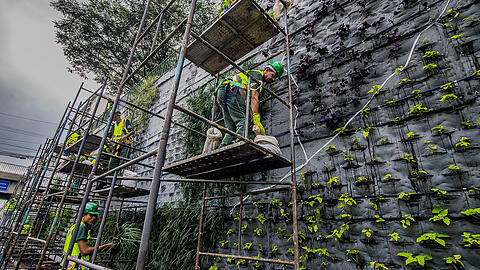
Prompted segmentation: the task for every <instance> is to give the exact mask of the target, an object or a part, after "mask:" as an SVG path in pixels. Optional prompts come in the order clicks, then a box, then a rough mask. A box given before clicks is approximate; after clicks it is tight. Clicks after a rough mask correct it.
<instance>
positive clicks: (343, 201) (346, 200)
mask: <svg viewBox="0 0 480 270" xmlns="http://www.w3.org/2000/svg"><path fill="white" fill-rule="evenodd" d="M338 200H339V201H340V203H339V204H338V206H337V207H338V208H344V207H345V205H348V206H354V205H357V202H356V201H355V200H354V199H353V198H352V197H350V194H348V193H343V194H342V195H341V196H340V198H339V199H338Z"/></svg>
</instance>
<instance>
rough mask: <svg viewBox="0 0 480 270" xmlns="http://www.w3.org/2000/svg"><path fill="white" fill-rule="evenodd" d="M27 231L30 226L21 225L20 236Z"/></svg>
mask: <svg viewBox="0 0 480 270" xmlns="http://www.w3.org/2000/svg"><path fill="white" fill-rule="evenodd" d="M29 229H30V224H25V225H23V228H22V231H20V234H28V230H29Z"/></svg>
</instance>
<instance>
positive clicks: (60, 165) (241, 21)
mask: <svg viewBox="0 0 480 270" xmlns="http://www.w3.org/2000/svg"><path fill="white" fill-rule="evenodd" d="M174 2H175V0H172V1H170V2H169V3H168V4H167V5H166V6H165V7H161V6H160V5H159V4H158V3H156V2H155V1H153V0H147V1H146V4H145V10H144V13H143V16H142V19H141V22H140V24H139V27H138V31H137V34H136V37H135V40H134V42H133V45H132V48H131V51H130V55H129V58H128V62H127V64H126V66H125V70H124V73H123V77H122V80H121V83H120V85H119V86H118V89H117V90H116V96H115V98H110V97H107V96H105V90H106V89H105V88H106V84H107V82H105V83H104V84H103V85H102V86H101V87H100V88H99V89H98V90H96V91H91V90H88V89H86V88H84V87H83V84H82V85H81V86H80V88H79V89H78V91H77V94H76V96H75V98H74V99H73V101H72V102H70V103H69V104H68V106H67V108H66V110H65V112H64V114H63V117H62V119H61V121H60V124H59V126H58V127H57V131H56V133H55V135H54V136H53V138H52V139H47V141H46V142H45V144H44V145H43V147H42V148H41V149H40V148H39V151H38V153H37V156H36V157H35V160H34V162H33V166H32V167H31V171H29V173H28V178H27V180H28V182H27V184H25V185H24V188H23V190H22V191H21V192H20V201H21V202H22V203H20V204H18V205H21V206H20V207H17V208H19V209H16V210H17V211H16V219H15V221H14V222H11V224H10V227H9V229H8V231H6V232H5V233H4V234H2V239H5V241H3V244H2V247H1V249H2V250H1V252H2V253H1V258H0V259H1V262H0V266H2V267H3V268H2V269H4V268H5V267H6V265H7V264H9V263H12V262H13V263H14V265H15V269H19V268H20V267H22V269H25V268H27V269H30V268H31V269H33V268H35V269H58V267H59V266H61V269H66V267H67V265H68V262H69V261H73V262H76V263H77V264H79V265H83V266H85V267H88V268H90V269H108V268H106V267H104V266H101V265H100V264H101V263H108V262H109V261H98V260H96V257H97V253H98V249H99V246H100V242H101V239H102V233H103V230H104V226H105V222H106V217H107V215H108V213H109V211H110V206H111V203H112V201H117V202H120V209H118V211H119V213H120V212H121V211H122V207H123V204H124V203H126V202H128V203H132V204H140V205H142V204H143V206H144V207H145V206H146V211H145V217H144V223H143V229H142V238H141V242H140V247H139V252H138V257H137V258H136V260H135V261H136V269H144V268H145V263H146V261H147V251H148V243H149V241H150V235H151V231H152V224H153V215H154V211H155V208H156V206H157V199H158V193H159V188H160V183H161V182H175V183H183V182H190V183H202V184H203V189H202V200H201V212H200V222H199V226H198V239H197V249H196V259H195V269H200V258H201V257H202V256H215V257H225V258H234V259H245V260H251V261H258V262H267V263H273V264H285V265H291V266H293V267H294V269H299V244H298V217H297V182H296V179H295V147H294V129H293V126H294V122H293V121H294V118H293V103H292V81H291V80H292V78H291V74H290V72H291V71H290V45H289V29H288V23H287V22H288V20H287V8H286V6H287V3H284V1H281V2H282V3H283V4H284V24H285V25H284V27H281V26H280V25H279V24H278V23H277V22H276V21H274V20H273V19H272V18H271V17H270V16H269V15H268V14H266V12H265V10H263V9H262V8H261V7H260V6H259V5H258V4H257V3H256V2H255V1H254V0H238V1H236V2H235V3H234V4H233V6H232V7H231V8H230V9H229V10H228V11H227V12H226V13H225V14H222V16H221V17H219V18H218V19H217V20H216V21H215V23H213V24H212V25H211V26H210V27H209V28H208V29H207V30H206V31H204V32H203V33H202V34H197V33H195V31H193V30H192V25H193V18H194V14H195V8H196V6H197V0H192V1H191V5H190V9H189V13H188V16H187V18H184V19H179V18H176V17H175V16H174V15H173V14H172V13H171V12H170V11H169V8H170V7H171V6H172V5H173V4H174ZM151 4H155V5H156V6H157V7H159V8H161V12H160V13H159V14H158V15H157V16H156V17H155V19H154V20H153V21H152V22H151V24H150V25H149V26H147V27H145V24H146V23H145V22H146V18H147V14H148V12H149V9H150V5H151ZM164 14H168V15H170V16H171V17H174V18H175V19H176V20H177V21H178V25H177V26H176V27H175V29H174V30H173V31H172V32H171V33H169V34H168V35H167V36H166V37H165V38H164V39H163V40H162V41H160V42H159V43H158V44H156V41H155V39H156V38H155V39H154V41H153V42H152V47H151V51H150V54H149V55H148V56H147V57H146V58H145V59H144V60H143V61H142V62H141V63H140V64H138V65H137V66H136V67H134V63H133V58H134V56H135V52H136V49H137V45H138V44H139V42H140V41H141V40H142V39H143V38H144V37H145V36H146V35H147V32H149V31H151V30H152V29H154V28H155V27H154V25H155V24H160V22H161V20H162V18H163V16H164ZM182 29H184V34H183V40H182V44H181V50H180V52H179V55H178V62H177V65H176V72H175V77H174V83H173V87H172V89H171V91H170V96H169V101H168V105H167V108H166V110H165V116H162V115H160V114H158V113H155V112H152V111H150V110H149V108H141V107H139V106H137V105H135V104H134V103H132V102H130V101H128V100H127V99H125V98H124V89H125V88H126V87H127V86H128V84H129V83H130V82H131V81H132V79H133V78H134V76H138V75H139V71H140V70H142V68H144V67H145V65H146V63H147V62H148V61H150V60H151V59H152V58H153V57H154V56H155V55H156V54H158V53H159V52H160V51H161V50H162V49H163V48H165V47H166V46H168V42H169V41H170V40H171V39H172V38H173V37H174V36H175V35H177V34H178V33H180V30H182ZM156 31H157V32H155V37H157V33H158V27H157V30H156ZM278 33H281V34H282V35H283V37H284V39H285V52H286V70H287V80H288V90H287V91H282V93H287V94H288V99H287V100H285V99H284V98H282V97H281V96H280V94H277V92H274V91H272V90H271V89H269V88H268V87H267V86H265V85H263V86H262V87H263V89H264V90H266V91H267V92H268V93H269V94H270V96H271V98H275V99H276V100H278V101H279V102H280V103H281V104H283V105H284V106H285V107H287V109H288V111H289V118H290V119H289V131H290V141H289V146H290V154H291V157H290V159H287V158H285V157H283V156H281V155H279V154H276V153H274V152H272V151H271V150H268V149H266V148H264V147H262V146H260V145H258V144H256V143H254V142H253V141H252V140H251V139H249V131H248V128H246V129H245V134H236V133H235V132H233V131H230V130H228V129H227V128H225V127H223V126H221V125H219V124H218V123H217V122H216V121H215V119H214V113H213V110H214V108H215V104H214V107H213V108H212V119H207V118H205V117H203V116H201V115H199V114H197V113H195V112H193V111H191V110H189V109H187V108H184V107H182V106H180V105H179V104H177V103H176V98H177V91H178V89H179V85H180V79H181V75H182V70H183V67H184V61H185V58H187V59H189V60H190V61H191V62H192V63H193V64H195V65H197V66H199V67H201V68H202V69H204V70H206V71H207V72H208V73H210V74H211V75H212V76H216V78H217V84H218V78H219V72H220V71H222V70H223V69H224V68H226V67H227V66H232V67H233V68H236V69H237V70H238V71H240V72H242V73H244V74H246V75H247V76H248V80H249V83H248V87H250V81H252V82H256V83H261V82H260V81H258V80H257V79H256V78H254V77H252V76H251V75H250V74H248V73H247V72H246V71H245V70H244V69H242V68H241V67H240V66H239V65H238V64H237V63H236V62H235V61H237V60H239V59H240V58H242V57H243V56H245V55H246V54H248V53H249V52H251V51H252V50H254V49H255V48H257V47H258V46H259V45H261V44H263V43H264V42H265V41H267V40H269V39H271V38H272V37H274V36H275V35H277V34H278ZM190 37H193V38H194V41H193V42H189V39H190ZM81 92H87V93H89V94H90V96H89V97H88V98H87V99H86V100H85V101H83V102H79V104H78V105H77V101H78V99H79V95H80V93H81ZM250 92H251V91H250V89H247V91H246V93H247V97H246V115H245V118H246V123H248V122H249V117H250V116H249V111H250V110H249V106H250V99H251V97H250ZM102 100H106V101H107V102H108V103H110V105H109V106H107V108H106V113H104V115H108V119H103V118H102V117H99V116H97V115H98V113H97V111H98V108H99V104H100V102H101V101H102ZM92 104H94V107H93V109H92V107H91V105H92ZM122 105H123V106H124V107H126V108H129V109H132V110H140V111H143V112H146V113H148V114H149V115H150V116H152V117H158V118H160V119H162V120H164V122H163V127H162V130H161V132H160V140H159V144H158V148H157V149H156V150H152V151H149V152H146V151H144V150H142V149H137V148H135V147H132V146H130V145H124V146H125V147H129V148H132V149H133V150H135V151H137V152H139V153H141V154H140V155H139V156H138V157H135V158H133V159H128V158H120V157H116V156H114V155H113V157H114V158H119V159H122V161H123V164H121V165H119V166H117V167H115V168H111V169H105V168H102V166H101V162H102V161H101V160H102V158H103V159H105V158H110V157H112V154H109V153H106V152H105V151H102V149H104V146H105V145H106V143H107V140H108V138H107V137H108V134H109V130H110V128H111V126H112V124H113V117H114V113H115V111H116V110H117V108H120V107H121V106H122ZM174 111H178V112H181V113H184V114H186V115H188V116H190V117H193V118H195V119H197V120H199V121H202V122H204V123H206V124H208V125H210V126H212V127H216V128H218V129H220V130H221V131H222V132H223V133H227V134H230V135H232V136H234V137H235V138H237V139H238V140H239V142H238V143H234V144H232V145H229V146H227V147H223V148H220V149H216V150H214V151H212V152H209V153H206V154H202V155H200V156H196V157H193V158H190V159H186V160H181V161H177V162H174V163H171V164H168V165H167V164H165V159H166V148H167V142H168V138H169V133H170V128H171V126H172V125H175V126H178V127H180V128H184V129H188V130H190V131H193V132H195V133H196V134H200V135H202V136H205V134H203V133H200V132H198V131H196V130H194V129H191V128H190V127H187V126H184V125H182V124H180V123H177V122H175V121H173V119H172V118H173V114H174ZM98 124H100V127H104V128H103V133H102V132H101V131H102V128H98V129H97V130H99V132H100V134H98V135H97V134H96V133H95V132H94V131H93V130H92V129H93V127H95V126H98ZM65 130H66V135H65V136H62V135H63V132H64V131H65ZM74 133H81V137H80V139H79V140H78V141H77V142H75V143H74V144H70V145H69V144H68V143H67V142H68V139H69V138H70V136H71V135H72V134H74ZM62 138H63V142H61V141H62ZM114 143H117V142H114ZM117 144H121V143H117ZM122 145H123V144H122ZM65 153H70V154H71V153H74V154H73V155H72V157H74V158H73V159H68V158H65V155H64V154H65ZM91 153H95V160H94V162H93V163H91V164H86V163H85V162H83V161H82V160H81V157H82V156H84V155H89V154H91ZM153 156H155V165H154V166H151V165H149V164H145V163H142V161H144V160H146V159H147V158H149V157H153ZM132 165H138V166H144V167H148V168H153V169H154V171H153V176H151V177H136V176H135V177H134V176H120V175H119V172H120V171H122V170H124V169H126V168H128V167H130V166H132ZM283 167H290V178H291V181H290V182H281V181H277V182H275V181H243V180H238V181H233V180H229V179H228V178H230V177H233V176H240V175H245V174H250V173H256V172H263V171H267V170H272V169H276V168H283ZM165 172H169V173H172V174H174V175H179V176H182V177H184V178H176V177H165V176H164V173H165ZM78 179H80V180H78ZM106 180H108V183H109V185H110V186H109V187H108V188H103V189H99V190H93V186H94V184H95V183H98V182H101V181H106ZM122 180H132V181H151V186H150V189H149V190H141V189H135V188H129V187H127V186H122V185H121V184H119V182H121V181H122ZM209 183H215V184H241V185H268V186H270V185H278V186H281V187H278V188H267V189H263V190H262V191H255V192H243V193H235V194H227V195H224V196H212V197H207V196H206V194H207V193H206V191H207V184H209ZM278 191H290V192H291V196H292V222H293V226H292V227H293V250H294V256H293V260H292V261H286V260H274V259H266V258H257V257H247V256H242V255H241V253H240V246H241V235H240V233H239V234H238V238H239V239H238V249H237V254H236V255H231V254H220V253H209V252H204V251H203V250H202V235H203V225H204V224H203V222H204V216H205V211H206V207H205V205H206V202H207V201H209V200H217V199H224V198H238V199H239V213H240V219H239V221H238V227H239V228H241V227H242V207H243V203H242V202H243V198H244V197H245V196H247V195H251V194H260V193H269V192H278ZM145 195H148V200H147V202H141V201H134V200H127V199H128V198H132V197H138V196H145ZM114 198H115V199H114ZM89 201H96V202H101V205H102V206H104V207H103V208H104V210H103V215H102V220H101V223H100V227H99V231H98V233H97V236H96V241H95V248H94V253H93V256H92V258H91V261H90V262H85V261H82V260H79V259H78V258H76V257H72V256H71V252H72V249H73V244H74V241H71V242H70V245H69V247H68V250H67V252H64V251H63V243H64V242H63V241H60V242H59V243H58V242H57V241H55V237H56V236H57V233H60V232H57V230H58V227H59V223H61V221H62V217H63V214H64V212H65V210H66V209H69V211H72V212H73V213H76V215H75V227H74V229H73V232H72V236H71V237H72V238H73V239H76V236H77V234H78V228H79V227H80V226H79V225H80V223H81V219H82V213H83V212H84V210H85V206H86V204H87V202H89ZM145 204H146V205H145ZM46 215H51V216H52V217H53V220H52V224H51V225H50V230H49V231H48V234H46V235H43V236H42V235H40V232H41V231H42V230H41V228H43V227H46V226H49V224H46V223H48V221H47V218H43V219H42V217H45V216H46ZM117 217H119V216H117ZM29 219H31V220H30V221H29V222H28V223H29V224H30V227H31V229H30V230H29V231H28V232H27V233H25V231H23V232H22V229H24V225H25V224H26V221H27V220H29ZM117 222H118V220H117ZM37 227H39V228H40V229H39V230H38V232H36V234H32V232H33V231H34V228H37ZM64 253H66V254H64ZM27 261H28V262H29V263H30V265H27V266H25V265H22V262H23V263H25V262H27ZM110 262H111V261H110ZM21 265H22V266H21Z"/></svg>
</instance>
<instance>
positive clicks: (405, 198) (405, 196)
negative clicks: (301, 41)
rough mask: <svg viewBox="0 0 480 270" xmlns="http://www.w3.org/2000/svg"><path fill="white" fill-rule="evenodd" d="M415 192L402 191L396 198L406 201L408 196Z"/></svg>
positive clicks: (408, 198)
mask: <svg viewBox="0 0 480 270" xmlns="http://www.w3.org/2000/svg"><path fill="white" fill-rule="evenodd" d="M415 194H416V193H404V192H402V193H400V194H399V195H398V197H397V200H402V201H406V202H407V201H409V200H410V197H411V196H412V195H415Z"/></svg>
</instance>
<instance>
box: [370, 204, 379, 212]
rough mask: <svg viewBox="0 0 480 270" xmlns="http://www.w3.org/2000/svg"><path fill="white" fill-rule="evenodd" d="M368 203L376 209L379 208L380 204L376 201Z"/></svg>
mask: <svg viewBox="0 0 480 270" xmlns="http://www.w3.org/2000/svg"><path fill="white" fill-rule="evenodd" d="M368 205H370V206H371V207H372V208H373V209H375V211H377V210H378V205H377V204H376V203H375V202H369V203H368Z"/></svg>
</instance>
